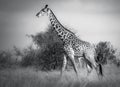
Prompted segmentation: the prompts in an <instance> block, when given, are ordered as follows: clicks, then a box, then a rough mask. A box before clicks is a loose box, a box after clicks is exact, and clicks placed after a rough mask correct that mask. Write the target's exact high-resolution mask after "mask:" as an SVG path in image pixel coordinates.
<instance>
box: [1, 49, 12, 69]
mask: <svg viewBox="0 0 120 87" xmlns="http://www.w3.org/2000/svg"><path fill="white" fill-rule="evenodd" d="M11 57H12V54H11V52H10V51H1V52H0V68H6V67H10V66H11V65H12V59H11Z"/></svg>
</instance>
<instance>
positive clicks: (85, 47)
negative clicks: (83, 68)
mask: <svg viewBox="0 0 120 87" xmlns="http://www.w3.org/2000/svg"><path fill="white" fill-rule="evenodd" d="M44 14H47V16H48V17H49V20H50V23H51V25H52V26H53V28H54V30H55V31H56V32H57V34H58V36H59V38H60V39H61V40H62V41H63V43H64V50H65V52H66V53H65V55H64V61H63V67H62V70H61V72H63V71H64V70H65V67H66V64H67V60H66V55H67V56H68V57H69V58H70V60H71V62H72V65H73V68H74V70H75V72H76V74H78V70H77V67H76V63H75V58H81V57H83V58H84V59H85V62H86V63H87V64H88V66H90V67H91V68H93V67H94V68H95V67H96V66H97V64H96V62H95V55H96V53H95V48H94V46H93V45H91V44H90V43H89V42H86V41H83V40H80V39H79V38H78V37H77V36H76V35H75V34H74V33H73V32H71V31H70V30H68V29H66V28H65V27H64V26H63V25H62V24H61V23H60V22H59V21H58V20H57V18H56V16H55V15H54V13H53V11H52V10H51V9H50V8H48V5H46V6H45V7H44V8H43V9H41V10H40V12H38V13H37V14H36V16H38V17H39V16H41V15H42V16H43V15H44Z"/></svg>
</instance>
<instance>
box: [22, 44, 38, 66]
mask: <svg viewBox="0 0 120 87" xmlns="http://www.w3.org/2000/svg"><path fill="white" fill-rule="evenodd" d="M23 51H24V53H23V54H22V55H23V56H22V61H21V65H22V66H25V67H27V66H32V65H35V61H36V50H34V49H33V48H32V47H31V46H30V47H28V48H26V49H24V50H23Z"/></svg>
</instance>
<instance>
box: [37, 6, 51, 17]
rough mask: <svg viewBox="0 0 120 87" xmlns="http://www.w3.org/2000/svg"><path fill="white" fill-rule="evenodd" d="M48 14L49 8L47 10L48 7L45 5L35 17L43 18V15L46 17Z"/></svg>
mask: <svg viewBox="0 0 120 87" xmlns="http://www.w3.org/2000/svg"><path fill="white" fill-rule="evenodd" d="M48 12H49V8H48V5H45V7H44V8H43V9H41V10H40V11H39V12H38V13H37V14H36V16H37V17H39V16H43V15H45V14H47V15H48Z"/></svg>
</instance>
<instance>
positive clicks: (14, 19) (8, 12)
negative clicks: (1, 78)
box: [0, 0, 120, 49]
mask: <svg viewBox="0 0 120 87" xmlns="http://www.w3.org/2000/svg"><path fill="white" fill-rule="evenodd" d="M45 4H48V5H49V8H51V9H52V10H53V12H54V14H55V15H56V17H57V19H58V20H59V21H60V22H61V24H63V26H65V27H66V28H68V29H70V30H71V31H72V32H74V33H75V34H76V35H77V36H78V37H80V38H81V39H82V40H85V41H88V42H90V43H98V42H100V41H110V42H111V43H112V44H113V46H114V47H116V48H120V45H119V44H120V40H119V37H120V35H119V34H120V29H119V28H120V0H0V49H11V48H13V46H17V47H19V48H25V47H27V46H29V45H30V44H32V41H31V39H30V38H28V37H27V36H26V34H28V35H29V34H33V35H35V34H37V33H39V32H45V31H46V29H47V27H48V25H49V24H50V22H49V19H48V17H47V16H42V17H40V18H37V17H36V16H35V15H36V13H37V12H38V11H40V10H41V8H43V7H44V6H45Z"/></svg>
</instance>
